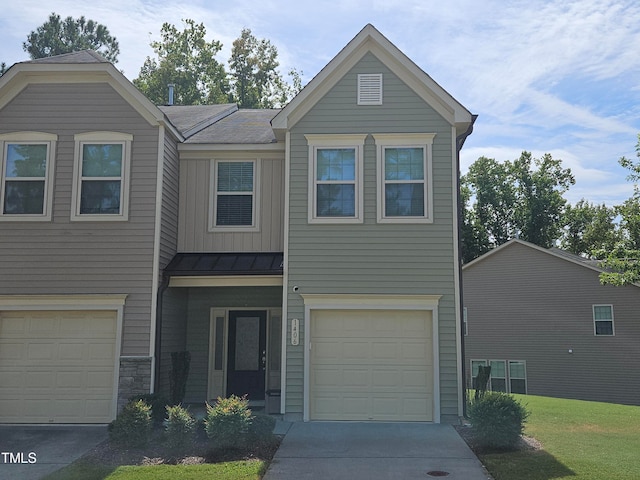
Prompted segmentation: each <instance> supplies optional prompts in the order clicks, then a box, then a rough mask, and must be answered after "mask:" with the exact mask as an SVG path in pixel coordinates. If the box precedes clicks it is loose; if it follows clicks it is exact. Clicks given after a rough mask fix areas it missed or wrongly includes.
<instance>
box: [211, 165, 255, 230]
mask: <svg viewBox="0 0 640 480" xmlns="http://www.w3.org/2000/svg"><path fill="white" fill-rule="evenodd" d="M258 165H259V163H258V162H257V161H256V160H242V161H227V160H214V161H212V166H213V167H212V168H213V170H214V174H213V176H212V187H211V192H212V195H213V198H212V199H211V205H212V208H211V214H210V230H214V229H231V230H243V231H247V230H249V231H255V230H257V229H258V215H257V202H256V197H257V195H258V193H257V182H256V179H257V178H259V175H258V171H257V170H258Z"/></svg>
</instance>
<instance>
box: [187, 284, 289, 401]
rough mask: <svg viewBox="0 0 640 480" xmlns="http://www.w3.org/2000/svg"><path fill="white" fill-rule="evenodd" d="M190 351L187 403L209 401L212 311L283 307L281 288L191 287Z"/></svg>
mask: <svg viewBox="0 0 640 480" xmlns="http://www.w3.org/2000/svg"><path fill="white" fill-rule="evenodd" d="M188 290H189V305H188V317H187V318H188V324H187V350H189V351H190V352H191V369H190V371H189V379H188V382H187V394H186V398H185V401H186V402H203V401H205V400H206V399H207V375H208V372H209V320H210V316H211V308H214V307H218V308H234V309H242V308H264V309H265V310H266V309H269V308H281V307H282V288H281V287H248V288H247V287H217V288H189V289H188Z"/></svg>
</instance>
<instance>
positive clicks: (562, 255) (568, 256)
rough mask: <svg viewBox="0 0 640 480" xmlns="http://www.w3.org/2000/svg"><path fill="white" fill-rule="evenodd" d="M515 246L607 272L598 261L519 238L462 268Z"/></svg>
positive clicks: (463, 268) (465, 268)
mask: <svg viewBox="0 0 640 480" xmlns="http://www.w3.org/2000/svg"><path fill="white" fill-rule="evenodd" d="M513 245H522V246H524V247H527V248H531V249H533V250H537V251H539V252H542V253H545V254H547V255H550V256H552V257H555V258H558V259H560V260H563V261H566V262H571V263H573V264H576V265H580V266H581V267H585V268H588V269H590V270H594V271H596V272H598V273H602V272H604V271H605V270H604V269H602V268H600V267H599V266H598V261H597V260H591V259H588V258H584V257H580V256H579V255H574V254H573V253H571V252H567V251H566V250H561V249H559V248H555V247H554V248H544V247H540V246H538V245H535V244H533V243H530V242H525V241H524V240H520V239H519V238H514V239H512V240H509V241H508V242H506V243H503V244H502V245H500V246H498V247H496V248H494V249H493V250H491V251H489V252H487V253H485V254H484V255H481V256H479V257H478V258H476V259H474V260H472V261H471V262H469V263H467V264H465V265H463V266H462V270H463V271H464V270H467V269H469V268H472V267H473V266H475V265H477V264H478V263H481V262H483V261H485V260H487V259H490V258H492V257H493V256H494V255H496V254H500V252H502V251H503V250H506V249H508V248H510V247H511V246H513Z"/></svg>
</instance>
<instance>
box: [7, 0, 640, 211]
mask: <svg viewBox="0 0 640 480" xmlns="http://www.w3.org/2000/svg"><path fill="white" fill-rule="evenodd" d="M3 3H5V2H3ZM307 3H308V4H307ZM52 11H53V12H55V13H57V14H59V15H60V16H62V17H66V16H69V15H71V16H73V17H74V18H77V17H79V16H81V15H84V16H85V17H86V18H90V19H93V20H96V21H98V22H100V23H102V24H104V25H106V26H107V27H108V28H109V31H110V33H111V34H112V35H113V36H115V37H116V38H117V39H118V42H119V44H120V52H121V53H120V56H119V62H118V64H117V67H118V68H119V69H121V70H123V71H124V74H125V75H126V76H127V77H128V78H129V79H133V78H135V77H136V76H137V75H138V73H139V70H140V67H141V66H142V64H143V62H144V60H145V58H146V57H147V56H153V51H152V50H151V47H150V46H149V43H150V42H151V41H152V40H158V39H159V32H160V28H161V26H162V24H163V23H164V22H169V23H172V24H174V25H176V26H177V27H178V28H182V19H187V18H191V19H194V20H196V22H201V23H204V25H205V27H206V28H207V33H208V39H209V40H213V39H215V40H219V41H221V42H222V43H223V44H224V47H223V51H222V52H221V54H220V56H219V58H218V60H220V61H223V62H226V61H227V60H228V58H229V55H230V48H231V44H232V42H233V40H234V39H235V38H237V37H238V36H239V34H240V31H241V30H242V28H243V27H247V28H250V29H251V30H252V32H253V33H254V35H256V36H257V37H258V38H267V39H269V40H271V42H272V43H273V44H274V45H276V47H277V48H278V51H279V57H280V63H281V72H282V73H286V72H287V71H289V70H290V69H291V68H293V67H295V68H296V69H298V70H299V71H300V70H301V71H302V72H303V80H304V82H305V83H306V82H307V81H309V80H310V79H311V78H313V76H314V75H315V74H317V73H318V72H319V71H320V69H322V67H324V65H325V64H326V63H327V62H329V61H330V60H331V58H333V57H334V56H335V55H336V54H337V53H338V52H339V51H340V49H341V48H342V47H344V46H345V45H346V44H347V43H348V42H349V41H350V40H351V39H352V38H353V37H354V36H355V35H356V34H357V33H358V32H359V31H360V30H361V29H362V27H364V25H366V24H367V23H371V24H373V25H374V26H375V27H376V28H377V29H378V30H380V31H381V32H382V34H384V35H385V36H386V37H387V38H388V39H389V40H390V41H392V42H393V43H394V44H395V45H396V46H397V47H398V48H400V50H402V51H403V52H404V53H405V54H407V56H409V58H411V59H412V60H413V61H414V62H415V63H416V64H417V65H418V66H420V67H421V68H422V69H423V70H424V71H426V72H427V73H428V74H429V75H431V76H432V77H433V78H434V80H435V81H437V82H438V83H439V84H440V85H442V86H443V87H444V88H445V89H446V90H447V91H448V92H449V93H451V94H452V95H453V96H454V97H455V98H456V99H457V100H458V101H460V102H461V103H462V104H463V105H465V106H466V107H467V108H468V109H469V110H470V111H471V112H473V113H475V114H478V116H479V117H478V121H477V122H476V126H475V131H474V133H473V135H471V137H469V139H468V140H467V143H466V144H465V147H464V149H463V151H462V157H461V158H462V169H463V173H464V171H466V169H467V167H468V166H469V165H470V164H471V163H472V162H473V161H475V160H476V159H477V158H478V157H480V156H483V155H484V156H487V157H492V158H495V159H496V160H499V161H504V160H513V159H515V158H517V157H518V156H519V155H520V153H521V152H522V150H527V151H531V152H533V154H534V156H535V157H540V156H541V155H542V154H544V153H551V154H552V155H553V157H554V158H560V159H562V160H563V165H564V166H565V167H569V168H571V170H572V171H573V173H574V175H575V177H576V185H574V186H573V187H572V188H571V189H570V191H569V192H568V193H567V194H566V197H567V198H568V199H569V200H570V201H571V202H573V203H575V202H576V201H578V200H580V199H581V198H586V199H587V200H589V201H591V202H595V203H606V204H608V205H614V204H617V203H620V202H621V201H623V200H624V199H626V198H628V197H629V196H630V195H631V192H632V185H631V184H630V183H629V182H627V181H626V179H625V177H626V174H627V172H626V171H625V170H624V169H622V168H621V167H619V166H618V163H617V160H618V158H620V157H621V156H623V155H625V156H627V157H633V158H635V144H636V141H637V134H638V133H639V132H640V2H637V0H619V1H614V0H579V1H570V0H448V1H446V2H444V1H441V0H342V1H340V2H331V1H325V0H315V1H314V2H301V1H299V0H297V1H286V0H232V1H227V0H209V1H207V0H191V1H189V2H177V1H175V0H109V1H108V2H95V1H85V0H53V1H52V2H42V0H20V1H17V2H10V3H9V2H6V4H4V5H3V7H2V13H0V32H2V33H1V36H2V41H1V42H0V61H2V62H5V63H7V64H8V65H11V64H13V63H15V62H18V61H23V60H27V59H28V56H27V54H26V52H24V51H23V49H22V43H23V42H24V41H25V40H26V37H27V35H28V34H29V32H31V31H32V30H35V29H36V28H37V27H38V26H40V25H42V24H43V23H44V22H45V21H46V20H47V18H48V16H49V14H50V13H51V12H52Z"/></svg>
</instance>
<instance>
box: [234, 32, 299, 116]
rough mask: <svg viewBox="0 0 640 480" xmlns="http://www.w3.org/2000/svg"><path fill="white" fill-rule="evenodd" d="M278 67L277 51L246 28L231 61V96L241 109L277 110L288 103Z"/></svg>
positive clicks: (238, 39) (285, 86) (269, 43)
mask: <svg viewBox="0 0 640 480" xmlns="http://www.w3.org/2000/svg"><path fill="white" fill-rule="evenodd" d="M278 65H279V63H278V49H277V48H276V47H275V46H274V45H273V44H272V43H271V42H270V41H269V40H266V39H261V40H258V39H257V38H256V37H255V36H254V35H253V34H252V33H251V30H250V29H248V28H243V29H242V32H241V33H240V36H239V37H238V38H237V39H236V40H235V41H234V42H233V48H232V49H231V58H230V59H229V69H230V72H229V76H230V77H231V86H232V95H233V98H234V100H235V101H236V102H237V103H238V105H239V106H240V108H274V107H280V106H282V105H284V104H285V103H286V102H287V100H288V95H289V90H288V86H287V84H286V82H285V81H284V79H283V78H282V75H280V73H279V72H278V70H277V68H278ZM296 73H297V72H296ZM295 80H296V78H295V76H294V82H295Z"/></svg>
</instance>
